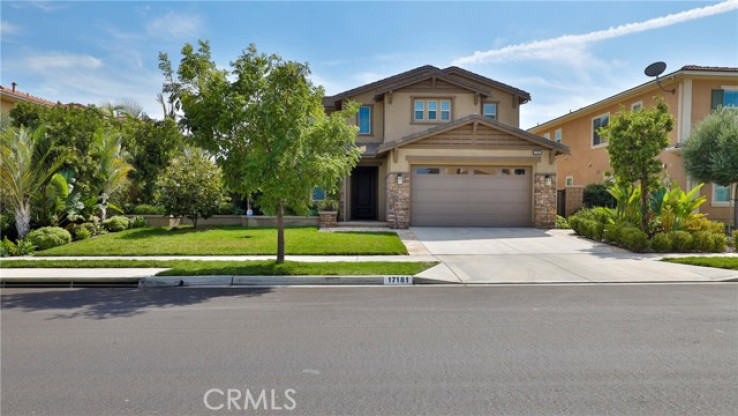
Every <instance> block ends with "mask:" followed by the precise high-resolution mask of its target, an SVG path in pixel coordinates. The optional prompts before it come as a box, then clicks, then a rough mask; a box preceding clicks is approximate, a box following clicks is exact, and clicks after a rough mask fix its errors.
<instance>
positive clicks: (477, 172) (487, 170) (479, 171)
mask: <svg viewBox="0 0 738 416" xmlns="http://www.w3.org/2000/svg"><path fill="white" fill-rule="evenodd" d="M474 174H475V175H495V174H497V169H495V168H474Z"/></svg>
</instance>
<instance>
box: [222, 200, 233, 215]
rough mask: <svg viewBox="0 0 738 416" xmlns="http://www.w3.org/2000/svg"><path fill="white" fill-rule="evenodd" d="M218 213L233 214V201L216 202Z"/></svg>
mask: <svg viewBox="0 0 738 416" xmlns="http://www.w3.org/2000/svg"><path fill="white" fill-rule="evenodd" d="M217 212H218V215H234V214H235V212H236V207H235V206H233V202H221V203H220V204H218V211H217Z"/></svg>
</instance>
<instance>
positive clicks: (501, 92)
mask: <svg viewBox="0 0 738 416" xmlns="http://www.w3.org/2000/svg"><path fill="white" fill-rule="evenodd" d="M349 100H351V101H355V102H358V103H360V104H361V108H360V110H359V113H358V115H357V118H356V123H357V125H358V127H359V134H358V137H357V143H358V144H359V145H360V146H362V147H363V153H362V158H361V161H360V162H359V164H358V166H357V167H356V168H355V169H354V171H353V173H352V175H351V177H350V178H347V180H345V181H344V185H343V192H342V200H341V213H342V214H341V220H342V221H352V220H354V221H356V220H369V221H371V220H379V221H387V222H389V223H390V225H391V226H393V227H397V228H407V227H408V226H411V225H412V226H490V227H510V226H516V227H518V226H522V227H530V226H537V227H553V226H554V223H555V211H556V156H557V155H560V154H568V153H569V148H568V147H567V146H566V145H563V144H559V143H556V142H553V141H550V140H546V139H544V138H542V137H540V136H537V135H535V134H532V133H529V132H526V131H525V130H521V129H520V128H518V123H519V111H520V106H521V105H522V104H525V103H526V102H528V101H530V95H529V94H528V93H527V92H525V91H522V90H520V89H517V88H514V87H511V86H509V85H505V84H503V83H500V82H497V81H494V80H492V79H489V78H486V77H483V76H481V75H478V74H474V73H472V72H469V71H466V70H463V69H461V68H457V67H450V68H446V69H443V70H441V69H439V68H436V67H433V66H423V67H420V68H416V69H413V70H411V71H408V72H404V73H401V74H398V75H395V76H392V77H389V78H386V79H383V80H380V81H377V82H373V83H370V84H367V85H363V86H361V87H358V88H354V89H352V90H349V91H345V92H342V93H340V94H337V95H334V96H332V97H326V98H325V100H324V105H325V107H326V111H328V112H330V111H333V110H338V109H341V107H342V105H343V104H344V103H345V102H347V101H349Z"/></svg>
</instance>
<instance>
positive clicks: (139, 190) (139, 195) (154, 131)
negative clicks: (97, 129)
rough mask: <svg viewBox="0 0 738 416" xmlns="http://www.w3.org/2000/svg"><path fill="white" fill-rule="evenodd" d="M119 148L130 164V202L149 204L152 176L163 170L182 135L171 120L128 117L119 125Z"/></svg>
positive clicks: (152, 192) (152, 189)
mask: <svg viewBox="0 0 738 416" xmlns="http://www.w3.org/2000/svg"><path fill="white" fill-rule="evenodd" d="M121 132H122V138H123V147H125V148H126V149H127V150H128V152H129V154H130V159H129V162H130V163H131V165H133V171H132V172H131V175H130V176H131V181H132V183H131V188H130V200H131V202H133V203H137V204H141V203H151V202H153V198H152V195H154V191H155V188H156V178H158V177H159V175H160V174H161V172H163V171H164V169H166V167H167V165H169V162H170V161H171V160H172V157H174V154H175V152H176V150H177V149H179V148H181V147H182V144H183V137H182V133H181V132H180V130H179V127H178V126H177V123H176V122H175V121H174V120H172V119H166V120H164V121H152V120H135V119H130V120H128V121H126V122H125V123H123V125H122V127H121Z"/></svg>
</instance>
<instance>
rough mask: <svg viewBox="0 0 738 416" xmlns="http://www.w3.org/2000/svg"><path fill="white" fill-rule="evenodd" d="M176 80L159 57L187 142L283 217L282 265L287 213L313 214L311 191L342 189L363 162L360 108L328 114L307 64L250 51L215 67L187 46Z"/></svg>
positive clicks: (232, 183)
mask: <svg viewBox="0 0 738 416" xmlns="http://www.w3.org/2000/svg"><path fill="white" fill-rule="evenodd" d="M181 54H182V59H181V61H180V64H179V68H178V69H177V72H176V74H175V72H174V70H173V69H172V65H171V62H170V61H169V59H168V57H167V55H166V54H160V64H159V68H160V69H161V70H162V72H163V73H164V77H165V83H164V92H165V93H167V94H171V95H170V98H171V101H172V102H173V103H174V105H175V108H176V110H181V111H182V112H183V118H182V120H181V123H182V125H183V126H184V127H185V128H186V129H187V130H188V132H189V137H190V138H191V139H192V140H193V141H194V142H195V143H196V144H198V145H199V146H201V147H203V148H205V149H207V150H208V151H210V152H211V153H212V154H213V155H216V157H217V158H218V163H219V164H220V166H221V167H222V168H223V171H224V173H225V178H226V184H227V186H228V187H229V189H230V190H231V191H234V192H238V193H240V194H242V195H247V196H248V195H253V194H255V193H257V192H261V196H260V197H259V201H258V202H259V205H260V206H261V208H262V209H263V210H264V211H266V212H271V213H273V214H275V215H276V217H277V263H283V262H284V253H285V241H284V215H285V211H286V210H287V209H291V210H292V211H293V212H295V213H298V214H306V213H307V212H309V208H310V205H311V204H312V201H311V194H312V191H313V189H314V188H315V187H316V186H317V187H321V188H323V189H326V191H327V192H328V193H330V192H334V191H337V190H338V188H339V183H340V182H339V181H340V180H341V179H342V178H345V177H346V176H348V175H349V174H350V173H351V169H352V168H353V167H354V166H355V165H356V163H357V162H358V161H359V158H360V150H359V149H358V148H357V146H356V142H355V141H356V133H357V128H356V127H355V126H351V125H350V124H349V123H348V120H349V119H351V118H353V117H354V116H355V115H356V113H357V111H358V105H357V104H355V103H349V104H347V105H346V106H344V108H343V109H342V110H341V111H335V112H333V113H331V114H330V115H326V113H325V108H324V107H323V104H322V100H323V96H324V91H323V89H322V88H321V87H316V86H315V85H314V84H313V83H312V82H311V81H310V79H309V75H310V70H309V68H308V66H307V64H301V63H297V62H291V61H285V60H283V59H282V58H280V57H279V56H276V55H265V54H259V53H258V52H257V50H256V47H255V46H254V45H250V46H249V47H248V48H247V49H246V50H244V52H243V54H242V55H241V56H240V57H238V58H237V59H236V60H235V61H233V62H232V63H231V67H232V71H230V73H229V71H227V70H224V69H220V68H218V67H217V65H216V64H215V62H214V61H213V60H212V57H211V53H210V45H209V44H208V42H205V41H200V42H199V44H198V49H197V50H195V48H194V47H193V46H192V45H190V44H186V45H185V46H184V47H183V48H182V53H181Z"/></svg>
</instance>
